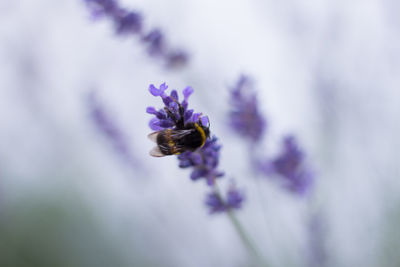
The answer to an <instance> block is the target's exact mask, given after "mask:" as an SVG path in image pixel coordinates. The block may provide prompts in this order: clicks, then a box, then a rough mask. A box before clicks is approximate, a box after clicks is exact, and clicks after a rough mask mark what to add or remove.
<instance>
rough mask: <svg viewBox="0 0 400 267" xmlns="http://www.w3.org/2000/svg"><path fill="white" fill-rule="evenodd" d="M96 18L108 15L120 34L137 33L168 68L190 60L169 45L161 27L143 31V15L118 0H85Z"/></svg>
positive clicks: (182, 52)
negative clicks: (122, 4)
mask: <svg viewBox="0 0 400 267" xmlns="http://www.w3.org/2000/svg"><path fill="white" fill-rule="evenodd" d="M83 1H84V2H85V3H86V5H87V7H88V8H89V10H90V12H91V14H92V16H93V17H94V18H100V17H107V18H109V19H110V20H111V21H112V22H113V23H114V27H115V32H116V33H117V34H118V35H120V36H129V35H132V36H134V35H137V36H138V37H139V39H140V40H141V41H142V43H143V45H145V46H146V47H147V51H148V53H149V55H151V56H154V57H159V58H161V59H162V60H163V61H164V65H165V66H166V67H167V68H177V67H181V66H183V65H185V64H186V63H187V62H188V54H187V53H186V52H184V51H182V50H176V49H172V48H171V47H169V46H168V45H167V42H166V40H165V37H164V34H163V33H162V32H161V31H160V30H159V29H151V30H150V31H149V32H148V33H145V32H142V31H143V17H142V15H141V14H139V13H138V12H136V11H128V10H126V9H125V8H123V7H121V6H120V5H119V3H118V1H117V0H83Z"/></svg>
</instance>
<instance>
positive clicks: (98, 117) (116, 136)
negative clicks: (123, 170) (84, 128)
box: [87, 92, 138, 166]
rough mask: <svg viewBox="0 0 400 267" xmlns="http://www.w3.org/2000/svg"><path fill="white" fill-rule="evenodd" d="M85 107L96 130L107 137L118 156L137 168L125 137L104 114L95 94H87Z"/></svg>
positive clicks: (108, 115)
mask: <svg viewBox="0 0 400 267" xmlns="http://www.w3.org/2000/svg"><path fill="white" fill-rule="evenodd" d="M87 106H88V108H89V110H90V116H91V119H92V121H93V123H94V124H95V126H96V127H97V128H98V130H99V131H100V132H101V133H102V134H103V135H105V136H106V137H107V139H108V140H109V141H110V143H111V144H112V145H113V146H114V148H115V150H116V151H117V153H118V155H119V156H121V158H123V159H124V160H125V161H126V162H127V163H128V164H131V165H133V166H137V165H138V164H137V160H136V159H135V158H134V156H133V155H132V153H131V149H130V146H129V144H128V142H127V141H126V138H125V135H124V134H123V132H122V131H121V129H120V128H119V127H118V126H117V124H116V122H115V120H113V118H112V117H111V116H110V114H108V113H107V112H106V110H105V109H104V107H103V106H102V104H101V103H100V101H99V100H98V98H97V96H96V94H95V92H91V93H89V95H88V97H87Z"/></svg>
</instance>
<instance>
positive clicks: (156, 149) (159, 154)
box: [150, 146, 165, 157]
mask: <svg viewBox="0 0 400 267" xmlns="http://www.w3.org/2000/svg"><path fill="white" fill-rule="evenodd" d="M150 156H153V157H164V156H165V155H164V154H163V153H162V152H161V150H160V148H159V147H158V146H155V147H153V149H152V150H150Z"/></svg>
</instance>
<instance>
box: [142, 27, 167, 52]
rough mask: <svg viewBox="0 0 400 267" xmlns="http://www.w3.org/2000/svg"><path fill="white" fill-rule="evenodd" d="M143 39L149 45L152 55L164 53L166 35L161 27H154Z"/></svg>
mask: <svg viewBox="0 0 400 267" xmlns="http://www.w3.org/2000/svg"><path fill="white" fill-rule="evenodd" d="M143 41H144V42H145V43H146V44H147V45H148V51H149V54H150V55H161V54H163V53H164V50H165V48H164V36H163V34H162V33H161V31H160V30H159V29H154V30H152V31H151V32H150V33H148V34H147V35H146V36H145V37H143Z"/></svg>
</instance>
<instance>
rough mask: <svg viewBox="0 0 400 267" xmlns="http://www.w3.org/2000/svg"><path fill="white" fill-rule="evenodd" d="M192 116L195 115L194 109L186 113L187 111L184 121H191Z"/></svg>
mask: <svg viewBox="0 0 400 267" xmlns="http://www.w3.org/2000/svg"><path fill="white" fill-rule="evenodd" d="M192 114H193V109H189V110H186V111H185V114H184V116H183V119H184V120H185V121H189V120H190V118H191V117H192Z"/></svg>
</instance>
